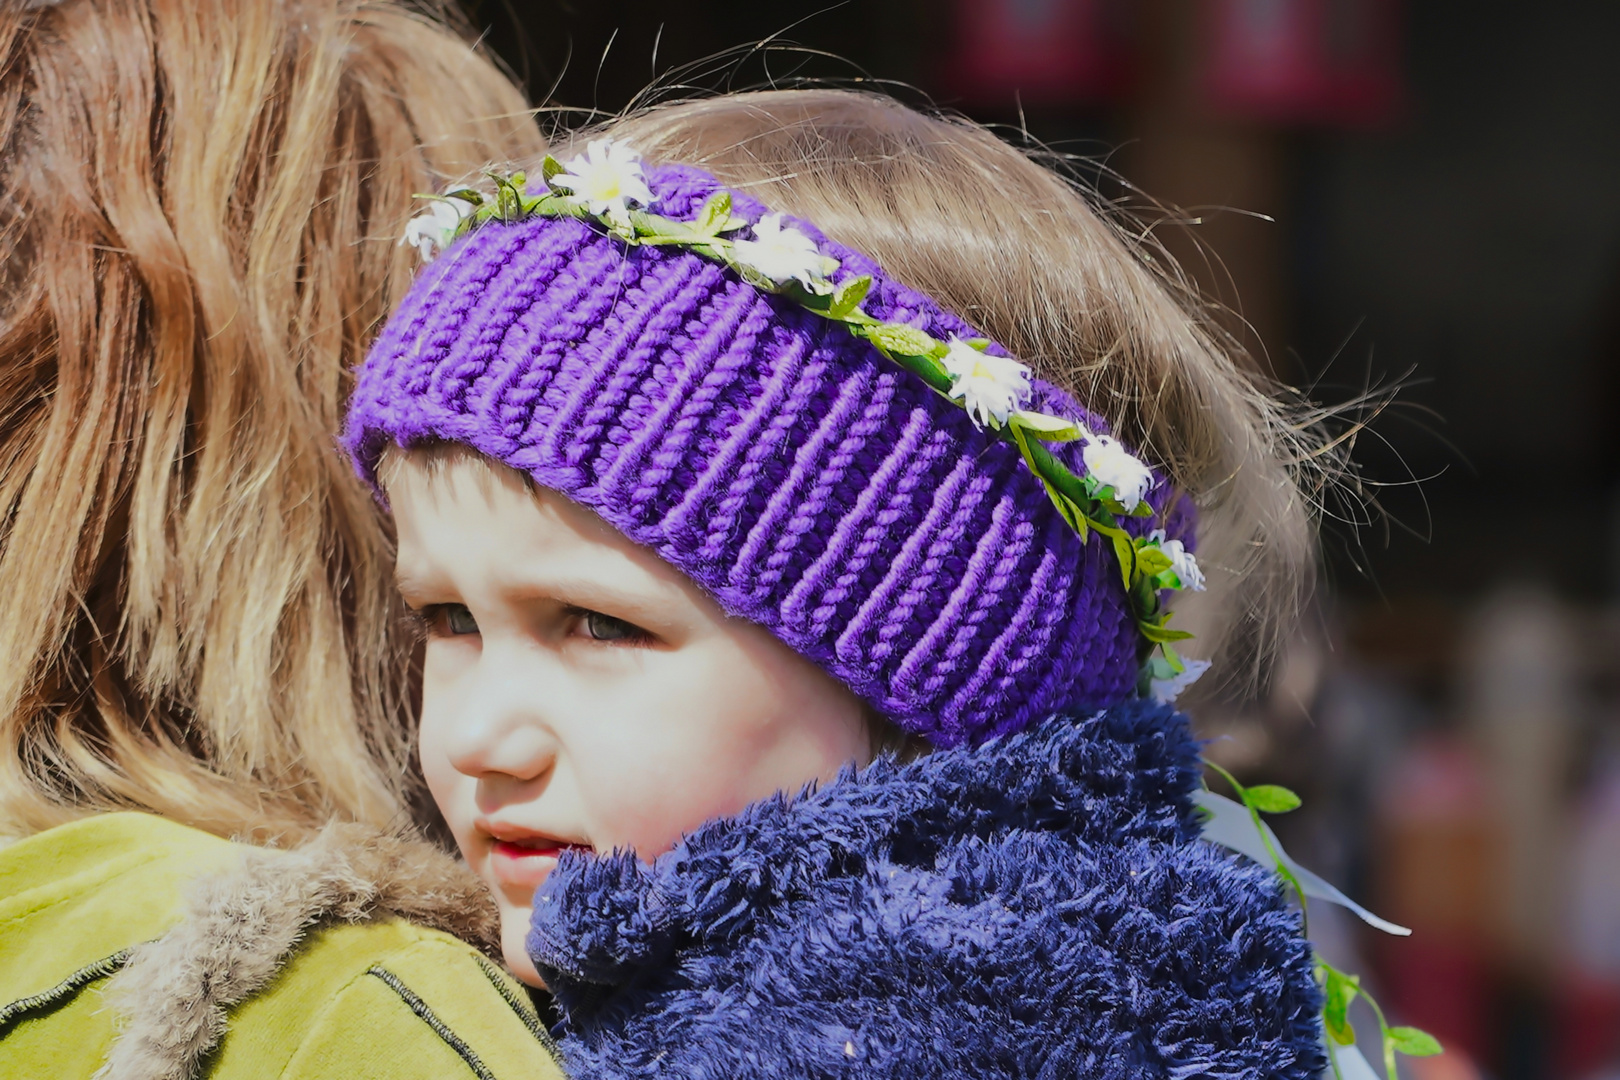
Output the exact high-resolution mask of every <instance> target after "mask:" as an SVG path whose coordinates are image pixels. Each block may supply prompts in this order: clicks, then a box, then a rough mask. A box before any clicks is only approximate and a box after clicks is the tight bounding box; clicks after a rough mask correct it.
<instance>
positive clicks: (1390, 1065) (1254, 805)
mask: <svg viewBox="0 0 1620 1080" xmlns="http://www.w3.org/2000/svg"><path fill="white" fill-rule="evenodd" d="M1203 762H1204V764H1205V765H1206V766H1207V767H1208V768H1209V769H1210V770H1211V771H1212V772H1214V773H1216V774H1217V775H1219V776H1220V777H1221V779H1223V780H1225V781H1226V782H1227V784H1229V785H1230V786H1231V788H1232V790H1233V791H1234V792H1235V793H1236V794H1237V797H1238V801H1239V802H1241V803H1242V804H1243V805H1244V807H1245V808H1246V809H1247V810H1248V811H1249V817H1250V819H1251V820H1252V821H1253V822H1254V829H1255V832H1256V833H1258V834H1259V835H1260V841H1261V843H1263V844H1264V845H1265V849H1266V853H1267V854H1268V855H1269V856H1271V860H1272V863H1273V864H1274V866H1275V868H1276V872H1277V876H1278V877H1280V878H1282V879H1283V881H1284V882H1285V883H1286V884H1287V885H1288V886H1289V887H1290V888H1292V889H1293V890H1294V896H1295V897H1296V898H1297V899H1298V901H1299V913H1300V925H1301V929H1302V931H1303V932H1304V933H1305V934H1306V936H1309V934H1310V906H1309V901H1308V900H1307V899H1306V896H1305V889H1304V887H1303V886H1302V885H1301V884H1300V882H1299V878H1297V877H1296V876H1295V875H1294V872H1293V871H1292V870H1290V869H1289V868H1288V864H1287V861H1286V860H1285V859H1284V858H1283V857H1282V854H1281V853H1280V852H1279V851H1278V850H1277V848H1276V846H1275V845H1274V844H1273V843H1272V842H1271V837H1270V833H1269V831H1268V830H1267V829H1266V828H1265V827H1264V825H1263V823H1262V822H1261V820H1260V815H1261V814H1263V813H1264V814H1286V813H1288V812H1289V811H1290V810H1297V809H1298V808H1299V807H1300V804H1301V800H1300V797H1299V796H1298V795H1296V794H1294V793H1293V792H1292V791H1290V790H1289V789H1288V788H1285V787H1280V786H1278V785H1276V784H1256V785H1254V786H1253V787H1245V786H1244V785H1243V784H1240V783H1238V780H1237V777H1235V776H1233V775H1232V774H1231V773H1230V772H1227V771H1226V770H1225V769H1223V768H1221V767H1220V766H1219V765H1217V764H1215V763H1214V762H1213V761H1210V760H1209V759H1208V758H1204V759H1203ZM1315 971H1316V981H1317V982H1318V984H1320V985H1321V987H1322V1028H1323V1030H1324V1031H1325V1032H1326V1033H1327V1040H1326V1042H1327V1049H1328V1060H1329V1062H1330V1063H1331V1064H1332V1066H1333V1075H1334V1077H1335V1080H1344V1076H1343V1073H1341V1072H1340V1069H1339V1055H1338V1047H1340V1046H1354V1045H1355V1042H1356V1031H1355V1028H1354V1026H1353V1025H1352V1024H1351V1023H1350V1015H1349V1014H1350V1006H1351V1005H1352V1004H1353V1003H1354V1002H1355V1000H1356V998H1357V997H1360V998H1361V999H1363V1000H1364V1001H1366V1002H1367V1004H1368V1005H1369V1006H1371V1008H1372V1011H1373V1015H1374V1016H1376V1017H1377V1018H1378V1030H1379V1035H1380V1037H1381V1042H1382V1046H1383V1058H1384V1072H1385V1074H1386V1075H1387V1077H1388V1080H1399V1076H1398V1074H1397V1071H1396V1068H1395V1055H1396V1054H1405V1055H1406V1056H1408V1057H1431V1056H1433V1055H1435V1054H1438V1053H1440V1052H1441V1050H1442V1047H1441V1045H1440V1041H1439V1040H1438V1039H1436V1038H1435V1037H1434V1036H1433V1035H1430V1034H1429V1033H1428V1032H1426V1031H1424V1030H1422V1029H1421V1028H1415V1027H1409V1026H1405V1025H1396V1026H1391V1024H1390V1023H1389V1021H1388V1020H1387V1019H1386V1018H1385V1016H1384V1010H1383V1008H1382V1007H1381V1006H1380V1005H1379V1004H1378V1002H1377V1001H1376V1000H1374V998H1373V996H1372V995H1371V994H1369V993H1367V991H1366V990H1364V989H1363V988H1362V986H1361V976H1359V975H1352V974H1350V973H1349V972H1347V971H1343V970H1341V969H1339V968H1337V967H1334V966H1333V965H1332V964H1330V963H1328V962H1327V961H1326V960H1324V959H1322V958H1321V956H1320V955H1318V956H1317V957H1316V968H1315Z"/></svg>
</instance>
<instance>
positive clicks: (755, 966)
mask: <svg viewBox="0 0 1620 1080" xmlns="http://www.w3.org/2000/svg"><path fill="white" fill-rule="evenodd" d="M1197 754H1198V751H1197V747H1196V745H1195V743H1194V742H1193V740H1192V738H1191V736H1190V735H1189V733H1188V731H1187V727H1186V722H1185V720H1184V718H1182V717H1181V716H1179V715H1178V714H1176V713H1174V712H1172V711H1171V710H1169V709H1167V708H1164V707H1161V706H1157V705H1153V704H1149V703H1131V704H1126V705H1121V706H1118V707H1115V708H1113V709H1110V710H1108V711H1106V712H1102V713H1099V714H1097V715H1095V716H1090V717H1084V718H1082V717H1074V716H1062V715H1060V716H1057V717H1053V718H1052V719H1051V720H1048V721H1047V722H1046V723H1044V724H1042V725H1041V726H1039V727H1038V728H1035V729H1032V730H1030V731H1026V732H1024V733H1021V734H1019V735H1015V736H1011V737H1007V738H1003V739H998V740H995V741H993V742H990V743H987V744H985V745H983V746H981V747H978V748H977V749H973V750H967V749H960V750H942V751H936V752H935V753H933V754H931V755H929V756H927V757H924V758H922V759H921V760H919V761H916V762H913V763H911V764H907V765H897V764H895V763H894V762H892V761H889V760H887V759H884V760H879V761H878V762H876V763H874V764H873V765H871V766H870V767H868V768H866V769H865V770H862V771H860V772H856V771H853V770H851V771H848V772H845V773H844V774H843V775H841V776H839V777H838V779H837V780H836V781H834V782H833V783H830V784H828V785H826V786H825V787H822V788H821V789H820V790H817V791H814V792H811V793H808V794H805V795H802V796H800V797H798V798H794V799H788V798H780V797H779V798H774V799H768V800H765V801H764V802H761V803H758V804H755V805H754V806H751V807H749V808H748V809H747V810H746V811H744V812H743V813H742V814H740V815H738V816H737V817H735V818H729V819H725V820H720V821H714V822H711V823H709V824H707V825H705V826H703V827H702V828H700V829H698V830H697V831H696V832H694V833H692V834H690V835H689V836H687V838H686V839H685V840H684V841H683V842H682V843H681V845H680V846H679V847H677V848H676V849H675V850H673V851H671V852H670V853H668V854H667V855H665V856H663V857H661V858H660V859H658V860H657V861H656V862H655V863H653V864H652V865H651V866H646V865H643V864H641V863H639V862H637V861H636V859H635V858H634V857H632V856H629V855H613V856H607V857H592V856H586V855H573V854H565V855H564V857H563V860H562V863H561V865H560V866H559V867H558V868H557V870H556V871H555V872H554V873H553V874H552V876H551V878H550V880H549V881H548V882H547V883H546V885H545V887H544V888H543V889H542V890H541V892H540V894H539V895H538V896H537V897H536V900H535V913H534V923H533V928H532V930H531V933H530V936H529V951H530V953H531V954H532V955H533V958H534V960H535V963H536V964H537V965H538V966H539V968H540V971H541V973H542V974H543V975H544V976H545V979H546V982H547V984H548V985H549V986H550V987H551V988H552V989H553V991H554V992H555V993H556V996H557V1001H558V1004H559V1006H560V1008H561V1010H562V1014H563V1023H562V1026H561V1028H560V1031H559V1034H560V1036H561V1039H560V1042H561V1046H562V1049H563V1053H564V1056H565V1058H566V1064H567V1069H568V1073H569V1075H570V1077H572V1078H573V1080H610V1078H620V1077H682V1078H691V1080H721V1078H725V1080H736V1078H744V1077H747V1078H760V1080H764V1078H777V1077H780V1078H783V1080H787V1078H793V1080H804V1078H808V1077H822V1076H841V1077H867V1076H870V1077H883V1078H886V1080H904V1078H928V1080H946V1078H950V1080H967V1078H975V1080H976V1078H980V1077H1029V1078H1036V1077H1040V1078H1043V1080H1044V1078H1048V1077H1051V1078H1056V1077H1065V1078H1067V1077H1081V1078H1096V1080H1126V1078H1131V1080H1138V1078H1156V1077H1165V1078H1170V1080H1184V1078H1189V1077H1195V1076H1210V1077H1220V1078H1238V1077H1243V1078H1261V1077H1267V1078H1270V1077H1276V1078H1287V1080H1311V1078H1314V1077H1315V1076H1316V1075H1317V1074H1318V1073H1319V1072H1320V1071H1321V1070H1322V1068H1323V1067H1324V1065H1325V1059H1324V1056H1323V1054H1322V1052H1321V1043H1320V1034H1319V1031H1320V1029H1319V1026H1318V1019H1317V1009H1318V1005H1319V1002H1318V998H1317V990H1316V984H1315V982H1314V980H1313V979H1312V975H1311V956H1310V950H1309V947H1308V946H1307V944H1306V943H1305V941H1304V940H1303V938H1302V937H1301V936H1300V926H1299V919H1298V916H1297V914H1296V913H1294V912H1293V911H1292V910H1291V909H1290V908H1289V907H1288V906H1287V905H1286V904H1285V903H1284V901H1283V897H1282V893H1281V891H1280V888H1279V886H1278V882H1277V879H1276V878H1275V877H1274V876H1273V874H1272V873H1271V872H1270V871H1268V870H1264V869H1262V868H1260V867H1259V866H1256V865H1255V864H1253V863H1250V862H1246V861H1244V860H1242V859H1240V858H1238V857H1236V856H1233V855H1231V854H1228V853H1226V852H1224V851H1223V850H1221V849H1218V848H1216V847H1214V846H1212V845H1210V844H1208V843H1205V842H1203V841H1201V840H1199V839H1197V836H1198V830H1199V826H1198V821H1197V819H1196V817H1195V816H1194V812H1193V808H1192V804H1191V803H1190V801H1189V796H1190V794H1191V792H1192V791H1193V789H1194V787H1195V785H1196V784H1197V781H1198V757H1197Z"/></svg>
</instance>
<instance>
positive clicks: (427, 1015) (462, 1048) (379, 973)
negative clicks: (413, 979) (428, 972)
mask: <svg viewBox="0 0 1620 1080" xmlns="http://www.w3.org/2000/svg"><path fill="white" fill-rule="evenodd" d="M366 974H367V975H374V976H376V977H377V978H378V979H380V980H382V983H383V985H384V986H387V987H388V988H389V989H390V990H392V991H393V992H394V993H395V994H397V995H399V999H400V1000H401V1001H403V1002H404V1003H405V1005H406V1007H407V1008H409V1009H410V1010H411V1012H413V1013H415V1014H416V1015H417V1017H418V1018H419V1019H420V1020H421V1021H422V1022H423V1023H424V1024H426V1025H427V1026H428V1027H429V1028H430V1029H431V1030H432V1031H433V1034H435V1035H437V1036H438V1037H439V1038H440V1040H441V1041H443V1042H444V1044H445V1045H446V1046H448V1047H449V1048H450V1049H452V1050H454V1051H455V1052H456V1054H457V1056H459V1057H460V1058H461V1060H462V1061H464V1062H466V1063H467V1067H468V1068H469V1069H471V1070H472V1071H473V1075H474V1076H476V1077H478V1080H496V1077H495V1074H494V1073H492V1072H490V1070H489V1066H487V1065H485V1064H484V1062H483V1059H481V1058H480V1057H479V1056H478V1053H477V1051H475V1050H474V1049H473V1048H472V1047H471V1046H468V1045H467V1040H465V1039H463V1038H462V1037H461V1036H460V1035H457V1034H456V1033H455V1032H454V1031H451V1030H450V1026H449V1025H448V1024H446V1023H445V1022H444V1021H443V1020H440V1019H439V1017H438V1014H436V1013H435V1012H434V1011H433V1010H432V1009H431V1008H429V1007H428V1003H427V1002H425V1001H423V1000H422V999H421V998H420V997H418V996H417V994H416V992H415V991H414V990H412V989H411V988H410V987H409V986H406V985H405V980H403V979H401V978H400V977H399V976H398V975H395V974H394V973H393V972H392V971H389V970H388V969H387V968H385V967H383V966H382V965H381V964H374V965H372V967H371V969H370V970H369V971H367V972H366Z"/></svg>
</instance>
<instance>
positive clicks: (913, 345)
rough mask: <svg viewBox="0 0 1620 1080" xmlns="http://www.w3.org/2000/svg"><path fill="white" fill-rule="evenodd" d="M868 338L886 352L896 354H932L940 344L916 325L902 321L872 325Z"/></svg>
mask: <svg viewBox="0 0 1620 1080" xmlns="http://www.w3.org/2000/svg"><path fill="white" fill-rule="evenodd" d="M867 340H868V341H870V342H871V343H872V344H874V345H876V346H877V347H878V348H880V349H882V350H883V351H884V352H886V353H892V354H894V355H896V356H932V355H933V352H934V348H935V347H936V346H937V345H938V344H939V342H937V341H935V340H934V339H933V338H932V337H929V336H928V335H927V334H925V333H923V332H922V331H921V330H918V329H916V328H915V327H911V326H906V325H904V324H902V323H882V324H880V325H878V326H874V327H872V329H871V330H870V331H869V332H868V334H867Z"/></svg>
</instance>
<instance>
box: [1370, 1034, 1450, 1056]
mask: <svg viewBox="0 0 1620 1080" xmlns="http://www.w3.org/2000/svg"><path fill="white" fill-rule="evenodd" d="M1384 1037H1385V1038H1387V1039H1388V1040H1389V1041H1390V1042H1392V1043H1394V1044H1395V1052H1396V1053H1399V1054H1405V1055H1406V1056H1407V1057H1433V1056H1434V1055H1436V1054H1438V1053H1440V1052H1441V1051H1442V1050H1444V1049H1445V1047H1443V1046H1441V1045H1440V1040H1439V1039H1437V1038H1435V1037H1434V1036H1433V1035H1430V1034H1429V1033H1428V1032H1427V1031H1424V1030H1422V1029H1421V1028H1415V1027H1392V1028H1389V1029H1387V1030H1386V1031H1385V1032H1384Z"/></svg>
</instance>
